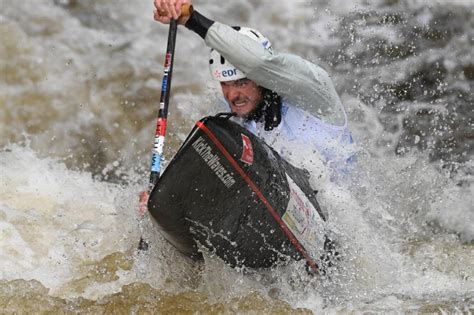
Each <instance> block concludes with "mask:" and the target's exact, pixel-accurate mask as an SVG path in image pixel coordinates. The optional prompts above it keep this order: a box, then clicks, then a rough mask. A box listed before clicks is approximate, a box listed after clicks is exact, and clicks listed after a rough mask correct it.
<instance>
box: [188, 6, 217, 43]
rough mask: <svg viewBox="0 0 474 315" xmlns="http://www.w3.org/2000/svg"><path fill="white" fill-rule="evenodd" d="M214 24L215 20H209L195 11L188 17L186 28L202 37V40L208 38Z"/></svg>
mask: <svg viewBox="0 0 474 315" xmlns="http://www.w3.org/2000/svg"><path fill="white" fill-rule="evenodd" d="M212 24H214V21H213V20H210V19H208V18H207V17H205V16H204V15H202V14H200V13H199V12H197V11H196V10H194V11H193V12H192V13H191V15H190V16H189V17H187V21H184V26H186V27H187V28H188V29H190V30H191V31H193V32H195V33H196V34H198V35H199V36H201V37H202V39H204V38H205V37H206V34H207V31H208V30H209V28H210V27H211V26H212Z"/></svg>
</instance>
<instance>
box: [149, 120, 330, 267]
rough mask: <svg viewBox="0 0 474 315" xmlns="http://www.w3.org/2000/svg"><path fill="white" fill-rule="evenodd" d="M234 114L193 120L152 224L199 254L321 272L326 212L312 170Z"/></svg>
mask: <svg viewBox="0 0 474 315" xmlns="http://www.w3.org/2000/svg"><path fill="white" fill-rule="evenodd" d="M229 117H230V115H222V114H221V115H218V116H213V117H205V118H203V119H201V120H200V121H198V122H197V123H196V126H195V127H194V129H193V130H192V131H191V133H190V134H189V136H188V138H187V139H186V141H185V142H184V144H183V145H182V146H181V148H180V149H179V151H178V152H177V153H176V155H175V156H174V158H173V159H172V161H171V162H170V163H169V165H168V167H167V168H166V170H165V171H164V172H163V174H162V176H161V177H160V179H159V181H158V183H157V184H156V186H155V187H154V189H153V191H152V192H151V194H150V198H149V201H148V209H149V212H150V214H151V216H152V217H153V219H154V220H153V221H154V222H155V223H156V225H157V227H158V229H159V231H160V232H161V233H162V234H163V235H164V237H165V238H166V240H167V241H169V242H170V243H171V244H172V245H173V246H174V247H175V248H177V249H178V250H179V251H180V252H181V253H183V254H185V255H187V256H189V257H191V258H194V259H200V258H201V257H202V255H201V253H200V251H201V250H202V248H206V249H207V250H209V251H210V252H211V253H214V254H215V255H217V256H218V257H220V258H221V259H222V260H224V261H225V262H226V263H228V264H229V265H231V266H233V267H244V266H245V267H250V268H267V267H271V266H273V265H275V264H276V263H277V262H279V261H287V260H289V259H295V260H300V259H305V260H306V262H307V265H308V267H309V268H310V270H312V271H314V272H316V271H317V268H318V267H317V266H318V260H319V257H320V256H321V255H322V254H323V251H324V249H323V248H324V241H325V233H324V225H325V221H326V217H325V214H324V213H323V212H322V211H321V209H320V207H319V205H318V202H317V200H316V196H315V195H316V192H314V191H313V190H312V189H311V187H310V185H309V182H308V173H307V172H306V171H304V170H302V169H299V168H296V167H294V166H292V165H291V164H289V163H288V162H286V161H285V160H283V159H282V158H281V157H280V156H279V155H278V154H277V152H276V151H274V150H273V149H272V148H270V147H269V146H268V145H267V144H265V142H263V140H261V139H259V138H257V137H256V136H255V135H253V134H252V133H251V132H249V131H248V130H246V129H245V128H243V127H242V126H240V125H239V124H237V123H235V122H233V121H232V120H231V119H229Z"/></svg>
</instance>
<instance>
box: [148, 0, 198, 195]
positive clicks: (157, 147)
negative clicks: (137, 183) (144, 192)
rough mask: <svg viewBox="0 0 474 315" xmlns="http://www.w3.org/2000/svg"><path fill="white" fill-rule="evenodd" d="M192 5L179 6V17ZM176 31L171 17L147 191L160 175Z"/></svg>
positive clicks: (185, 14)
mask: <svg viewBox="0 0 474 315" xmlns="http://www.w3.org/2000/svg"><path fill="white" fill-rule="evenodd" d="M192 11H193V7H192V5H189V4H185V5H183V6H182V7H181V17H182V16H190V15H191V14H192ZM177 31H178V20H176V19H171V20H170V27H169V31H168V44H167V47H166V55H165V64H164V69H163V81H162V83H161V96H160V107H159V110H158V117H157V121H156V131H155V140H154V143H153V154H152V157H151V171H150V181H149V183H148V193H150V192H151V191H152V190H153V187H155V185H156V183H157V182H158V179H159V178H160V175H161V161H162V160H163V148H164V143H165V137H166V125H167V119H168V106H169V101H170V92H171V79H172V77H173V61H174V48H175V45H176V34H177Z"/></svg>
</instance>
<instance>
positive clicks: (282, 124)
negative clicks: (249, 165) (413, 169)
mask: <svg viewBox="0 0 474 315" xmlns="http://www.w3.org/2000/svg"><path fill="white" fill-rule="evenodd" d="M186 3H188V4H191V1H189V0H155V1H154V5H155V10H154V19H155V20H156V21H158V22H160V23H163V24H168V23H169V22H170V19H171V18H178V23H179V24H181V25H184V26H185V27H186V28H188V29H190V30H192V31H194V32H195V33H197V34H198V35H199V36H200V37H202V38H203V39H204V41H205V43H206V45H207V46H209V47H210V48H211V52H210V57H209V67H210V72H211V76H212V77H213V78H214V79H215V80H217V81H219V82H220V85H221V88H222V92H223V96H224V98H225V101H226V102H227V104H228V106H229V107H230V109H231V111H232V112H233V113H235V114H236V115H237V116H238V118H237V119H238V120H240V123H241V124H242V125H243V126H244V127H245V128H247V129H248V130H249V131H251V132H252V133H254V134H255V135H257V136H258V137H260V138H262V139H263V140H264V141H265V142H266V143H267V144H268V145H270V146H271V147H272V148H274V149H275V150H276V151H277V152H278V153H279V154H280V156H281V157H282V158H284V159H286V160H287V161H289V162H290V163H293V164H295V165H296V166H300V167H301V166H304V162H307V161H308V155H307V154H308V153H314V152H317V153H318V154H319V156H320V158H321V160H322V161H323V163H324V164H326V165H327V166H328V167H329V169H330V170H331V177H333V175H340V174H346V173H347V172H348V170H350V165H351V163H352V161H353V159H354V152H355V151H354V145H353V140H352V135H351V132H350V131H349V128H348V125H347V115H346V112H345V110H344V107H343V105H342V103H341V100H340V98H339V96H338V94H337V92H336V90H335V88H334V84H333V82H332V80H331V78H330V77H329V75H328V73H327V72H326V71H325V70H323V69H322V68H321V67H320V66H318V65H316V64H314V63H312V62H310V61H308V60H305V59H303V58H301V57H299V56H296V55H293V54H287V53H277V52H274V51H273V48H272V44H271V42H270V41H269V40H268V38H266V37H265V36H264V35H262V34H261V33H260V32H259V31H257V30H254V29H251V28H247V27H231V26H228V25H225V24H223V23H220V22H217V21H213V20H210V19H209V18H207V17H205V16H203V15H202V14H200V13H199V12H198V11H197V10H193V12H192V14H191V15H190V16H183V17H180V15H181V6H182V5H183V4H186ZM309 111H311V113H313V114H311V113H310V112H309ZM295 152H298V153H297V154H295Z"/></svg>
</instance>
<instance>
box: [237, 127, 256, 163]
mask: <svg viewBox="0 0 474 315" xmlns="http://www.w3.org/2000/svg"><path fill="white" fill-rule="evenodd" d="M240 135H241V136H242V157H241V158H240V160H241V161H242V162H244V163H246V164H249V165H252V164H253V148H252V142H251V141H250V138H249V137H247V136H246V135H244V134H243V133H241V134H240Z"/></svg>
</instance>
